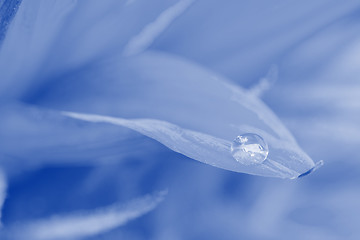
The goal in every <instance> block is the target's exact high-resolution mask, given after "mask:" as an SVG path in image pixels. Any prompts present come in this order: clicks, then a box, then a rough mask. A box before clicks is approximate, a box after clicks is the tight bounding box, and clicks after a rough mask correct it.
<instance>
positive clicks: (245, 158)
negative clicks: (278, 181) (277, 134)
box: [231, 133, 269, 165]
mask: <svg viewBox="0 0 360 240" xmlns="http://www.w3.org/2000/svg"><path fill="white" fill-rule="evenodd" d="M231 153H232V156H233V157H234V158H235V160H236V161H238V162H239V163H242V164H244V165H253V164H261V163H262V162H264V161H265V159H266V158H267V156H268V154H269V148H268V145H267V143H266V142H265V140H264V139H263V138H262V137H261V136H259V135H257V134H255V133H246V134H243V135H239V136H237V137H236V138H235V139H234V141H233V143H232V144H231Z"/></svg>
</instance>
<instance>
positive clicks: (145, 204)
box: [14, 191, 167, 240]
mask: <svg viewBox="0 0 360 240" xmlns="http://www.w3.org/2000/svg"><path fill="white" fill-rule="evenodd" d="M166 194H167V191H162V192H159V193H157V194H154V195H147V196H144V197H142V198H139V199H137V200H133V201H132V202H130V203H128V204H126V205H120V204H114V205H112V206H108V207H105V208H100V209H97V210H94V211H89V212H79V213H74V214H71V215H67V216H54V217H52V218H50V219H44V220H38V221H34V222H32V223H29V224H26V225H25V227H23V229H21V228H20V229H19V228H16V229H15V230H16V231H15V230H14V235H16V236H18V237H19V238H22V237H24V238H22V239H37V240H45V239H73V238H75V239H77V238H82V237H89V236H93V235H96V234H100V233H102V232H106V231H108V230H111V229H114V228H116V227H119V226H121V225H124V224H126V223H127V222H128V221H130V220H132V219H135V218H137V217H140V216H141V215H144V214H145V213H147V212H149V211H151V210H153V209H154V208H155V207H156V206H157V205H158V204H159V203H160V202H161V201H162V200H163V199H164V196H165V195H166Z"/></svg>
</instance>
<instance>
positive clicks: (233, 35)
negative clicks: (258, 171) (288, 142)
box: [0, 0, 360, 240]
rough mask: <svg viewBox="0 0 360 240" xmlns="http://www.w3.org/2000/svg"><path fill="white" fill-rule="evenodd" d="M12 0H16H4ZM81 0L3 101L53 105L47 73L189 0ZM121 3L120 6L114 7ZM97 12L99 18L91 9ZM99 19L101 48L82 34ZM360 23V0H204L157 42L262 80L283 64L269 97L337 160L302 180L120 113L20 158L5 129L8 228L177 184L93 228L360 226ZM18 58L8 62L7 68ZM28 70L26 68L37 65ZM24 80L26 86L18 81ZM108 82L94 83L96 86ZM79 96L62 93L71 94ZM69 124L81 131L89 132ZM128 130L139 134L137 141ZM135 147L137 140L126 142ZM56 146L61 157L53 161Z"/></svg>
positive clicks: (346, 234) (343, 231)
mask: <svg viewBox="0 0 360 240" xmlns="http://www.w3.org/2000/svg"><path fill="white" fill-rule="evenodd" d="M23 1H24V2H25V0H23ZM3 2H5V3H6V4H7V3H8V2H10V1H0V4H3ZM14 2H15V1H14ZM79 2H80V3H78V4H79V6H78V8H77V10H76V11H75V13H74V14H73V15H70V16H69V20H68V21H69V22H68V23H67V24H69V23H72V22H74V24H73V25H70V24H69V25H66V27H65V29H64V30H63V35H59V36H57V38H56V40H55V43H56V44H54V46H52V47H50V48H49V49H48V50H47V51H50V53H51V54H50V56H49V57H48V59H49V62H51V64H49V65H48V67H49V68H47V69H44V70H43V71H40V73H36V74H40V75H36V74H35V75H33V76H31V78H30V80H27V81H22V80H21V79H20V77H19V79H20V80H21V81H20V80H19V82H18V83H17V84H16V85H15V87H14V86H13V87H9V88H8V89H10V90H9V91H7V90H5V87H6V86H8V85H6V84H2V87H3V89H2V90H1V92H2V96H1V99H0V103H1V108H2V110H0V111H2V113H0V115H3V114H5V113H9V112H12V111H13V110H14V109H15V110H14V111H15V112H16V111H19V112H20V111H21V114H24V115H25V114H26V111H25V112H23V110H20V109H19V110H16V106H13V105H12V104H13V103H12V102H15V101H16V102H17V101H19V100H20V101H23V102H26V103H27V104H35V105H36V104H39V105H46V103H42V102H41V96H42V95H41V93H40V94H37V93H38V91H40V90H39V89H41V91H44V92H46V91H47V88H49V89H50V88H52V85H51V84H48V83H46V82H45V83H44V81H40V80H39V79H48V76H49V75H51V73H52V71H54V72H56V71H57V72H61V71H62V72H66V71H67V69H72V68H74V69H76V68H77V67H79V65H82V67H83V68H82V71H87V70H89V69H91V66H92V65H91V64H90V65H89V64H88V65H86V64H79V63H83V62H86V61H88V60H87V59H90V60H89V61H88V62H92V61H96V59H97V58H98V57H103V56H109V55H111V53H112V52H113V51H121V50H122V48H123V45H124V44H125V43H126V42H127V41H128V39H130V38H131V36H133V35H135V34H136V33H138V32H139V31H140V30H141V29H142V28H143V26H144V25H145V24H146V23H147V22H151V21H153V20H154V19H155V18H156V16H158V15H159V14H160V13H161V12H162V11H164V10H165V9H167V8H168V7H170V6H172V5H174V4H175V3H176V2H177V1H175V0H169V1H145V0H134V1H132V2H131V3H130V5H129V6H128V10H127V9H126V8H125V7H124V6H125V5H124V4H125V2H126V1H120V2H121V4H120V3H117V4H115V3H113V2H115V1H104V3H100V1H98V3H96V2H94V1H91V2H92V3H91V4H90V3H89V7H88V9H86V8H85V7H84V6H85V5H86V4H87V3H86V1H79ZM22 4H23V3H22ZM112 4H113V5H116V6H117V7H114V8H112ZM100 5H103V6H105V5H106V6H107V8H105V7H104V8H101V7H100ZM1 9H2V8H1ZM45 9H46V8H45ZM0 14H3V12H2V11H1V10H0ZM92 14H93V15H96V18H95V17H94V18H91V16H93V15H92ZM111 14H115V16H117V17H116V18H115V20H114V21H113V20H111V19H107V17H108V16H110V15H111ZM88 19H92V20H93V22H91V23H90V21H89V20H88ZM0 20H1V21H3V19H1V18H0ZM81 21H83V22H81ZM77 22H79V24H78V25H76V23H77ZM80 22H81V24H80ZM96 24H98V25H96ZM91 26H94V28H95V26H99V29H97V30H96V31H98V32H96V33H97V34H93V35H91V37H89V39H91V41H92V42H95V43H96V42H100V43H102V42H104V44H103V45H104V46H105V47H99V48H96V52H95V50H94V49H95V48H86V47H85V46H84V45H79V46H78V45H77V44H79V43H81V41H80V39H79V37H78V36H72V34H73V35H74V34H75V33H76V32H77V31H79V29H80V30H81V29H83V28H86V29H88V28H89V29H92V27H91ZM9 29H11V25H10V27H9ZM359 29H360V4H359V3H358V2H357V1H349V0H345V1H335V0H333V1H331V0H318V1H284V0H272V1H265V0H256V1H236V0H227V1H215V0H211V1H209V0H198V1H195V2H194V3H193V4H192V5H191V6H190V7H189V8H188V9H186V11H185V12H184V13H183V14H182V15H180V16H179V17H178V18H176V19H175V20H174V21H173V22H172V23H171V25H170V26H169V27H168V28H167V29H166V30H165V31H164V32H162V33H161V34H160V35H159V36H158V37H157V38H156V39H155V40H154V42H153V43H152V44H151V45H150V46H149V49H148V51H162V52H166V53H168V54H173V55H176V56H179V57H181V58H183V59H185V60H186V61H190V62H193V63H196V64H199V65H201V66H203V67H205V68H207V69H209V70H211V71H213V72H216V73H217V74H220V75H223V76H225V77H227V78H229V79H230V80H231V81H232V82H233V83H235V84H238V85H240V86H242V87H244V88H251V87H252V86H254V85H256V84H257V83H258V81H259V79H261V78H262V77H264V76H265V75H266V73H267V71H268V70H269V68H270V67H271V66H272V65H276V66H277V67H278V71H279V76H278V79H277V81H276V82H275V83H273V84H272V85H271V86H270V88H269V89H268V90H267V91H266V92H265V93H264V95H263V96H262V99H263V101H264V102H265V103H266V104H267V105H268V106H269V107H270V108H271V109H272V110H273V111H274V112H275V113H276V114H277V115H278V117H279V118H280V119H281V120H282V122H283V123H284V124H285V126H287V127H288V129H289V130H290V131H291V132H292V133H293V135H294V136H295V138H296V139H297V140H298V143H299V145H300V146H301V147H302V149H303V150H304V151H305V152H306V153H307V154H309V156H311V157H312V158H313V159H314V161H315V162H316V161H319V160H324V161H325V165H324V166H323V167H322V168H321V169H319V170H318V171H316V172H315V173H313V174H310V175H308V176H306V177H304V178H301V179H297V180H281V179H272V178H264V177H257V176H251V175H246V174H241V173H234V172H230V171H225V170H222V169H218V168H214V167H211V166H209V165H205V164H202V163H199V162H197V161H194V160H192V159H189V158H187V157H185V156H182V155H181V154H178V153H175V152H173V151H171V150H169V149H167V148H166V147H164V146H163V145H161V144H159V143H157V142H155V141H154V140H152V139H149V138H147V137H145V136H142V135H141V134H139V133H134V132H132V131H130V130H121V131H120V130H117V129H118V127H115V126H102V127H101V129H100V130H101V131H103V133H105V134H104V135H102V137H103V138H101V139H99V140H98V141H96V139H94V141H93V142H90V143H87V144H88V145H85V146H74V148H73V149H70V150H71V151H70V153H67V154H64V156H66V160H64V161H62V156H63V155H62V154H63V153H62V152H61V151H63V150H62V149H61V147H59V148H58V149H56V147H55V148H52V149H51V152H48V151H44V152H43V153H42V152H41V151H38V152H34V153H33V155H29V156H28V157H24V156H21V158H19V159H16V157H14V156H16V155H17V154H16V152H17V151H19V152H21V151H22V150H23V149H21V146H20V148H18V149H17V145H16V141H15V140H14V139H10V138H11V137H1V138H0V139H1V141H0V149H1V145H5V141H13V142H14V143H13V144H12V145H11V149H10V148H8V149H2V150H1V157H2V160H0V162H1V163H2V166H3V168H4V169H5V173H7V175H8V191H7V197H6V201H5V204H4V206H3V210H2V212H3V214H2V215H3V216H2V221H3V225H4V227H3V229H5V230H4V231H6V229H7V227H9V228H11V227H12V226H16V224H17V223H22V222H28V221H30V222H31V221H32V220H34V219H46V218H48V217H50V216H52V215H61V214H66V213H70V212H74V211H77V210H91V209H96V208H99V207H102V206H107V205H110V204H112V203H114V202H127V201H130V200H132V199H134V198H137V197H141V196H143V195H146V194H148V193H152V192H154V191H161V190H164V189H168V194H167V195H166V197H165V199H164V201H163V202H161V203H160V204H159V205H158V206H157V207H156V208H155V209H154V210H152V211H151V212H149V213H147V214H146V215H144V216H141V217H139V218H137V219H134V220H132V221H129V222H128V223H127V224H125V225H123V226H120V227H117V228H115V229H112V230H110V231H106V232H103V233H101V234H100V235H95V236H92V237H87V239H160V240H162V239H164V240H167V239H172V240H176V239H187V240H190V239H327V240H330V239H354V240H355V239H359V238H360V228H359V222H360V159H359V154H358V149H359V146H360V126H359V122H360V79H359V76H360V32H359ZM44 31H47V30H46V29H45V30H44ZM94 31H95V30H94ZM67 34H68V35H67ZM80 35H81V34H80ZM0 36H1V32H0ZM104 39H105V40H104ZM89 41H90V40H89ZM100 43H99V45H101V44H100ZM93 45H96V44H89V46H93ZM3 46H5V45H3ZM77 47H79V49H77ZM81 47H82V48H81ZM40 48H41V47H40ZM20 49H21V48H20ZM59 49H60V50H59ZM61 49H69V50H68V52H66V51H63V50H61ZM92 51H94V54H92ZM34 52H35V53H36V51H34ZM87 53H89V54H88V56H87ZM0 54H1V52H0ZM29 56H31V57H29V58H28V59H32V58H34V59H36V58H37V57H38V56H36V54H35V55H31V54H30V55H29ZM105 58H106V57H105ZM54 59H55V60H54ZM50 60H51V61H50ZM34 61H35V60H34ZM57 63H58V65H57ZM60 65H61V66H60ZM63 66H64V67H63ZM6 67H7V66H5V65H0V69H1V71H3V72H4V71H5V69H6ZM87 68H89V69H87ZM24 72H25V73H24V74H25V76H26V68H25V70H24ZM29 74H30V73H29ZM174 74H176V73H174ZM57 76H58V75H57ZM21 77H23V76H21ZM0 81H4V82H5V80H4V79H0ZM169 81H171V80H169ZM20 88H21V89H25V90H22V92H25V93H26V94H19V93H17V91H15V90H13V89H20ZM95 90H96V89H91V86H86V87H84V90H83V91H95ZM145 90H146V89H145ZM12 92H16V94H15V93H14V94H12ZM37 97H38V98H37ZM65 98H66V96H64V99H61V98H58V99H56V100H55V101H58V102H59V104H60V103H62V102H63V101H65ZM53 101H54V100H53ZM234 111H236V109H234ZM214 114H216V113H214ZM3 116H4V115H3ZM2 119H4V117H3V118H2ZM2 121H3V123H4V122H5V123H6V121H5V120H2ZM10 125H11V124H10ZM13 125H16V123H14V124H13ZM68 125H70V126H71V128H74V124H73V123H65V125H63V126H62V128H64V129H66V127H67V126H68ZM64 126H65V127H64ZM75 126H76V124H75ZM78 127H79V128H82V129H84V128H85V130H84V131H89V138H91V137H94V136H95V137H96V136H98V135H97V134H96V133H97V131H100V130H99V129H97V128H96V127H94V126H93V125H91V124H88V123H78ZM24 128H26V126H22V128H21V129H24ZM2 131H3V134H4V135H3V136H5V135H6V136H12V132H11V129H9V128H6V129H4V128H3V129H2ZM79 131H80V130H79ZM117 131H118V132H117ZM93 133H94V134H93ZM116 133H118V136H117V135H116ZM0 134H1V132H0ZM67 134H74V138H76V136H75V134H76V132H75V133H72V132H71V131H69V132H68V133H67ZM92 134H93V135H92ZM106 134H109V135H110V136H111V138H110V137H109V138H106ZM122 134H128V135H127V136H130V137H129V138H127V140H126V141H124V136H123V135H122ZM16 136H18V135H16ZM7 138H8V139H9V140H7ZM117 138H118V140H117ZM32 140H33V141H37V139H36V138H35V139H32ZM32 140H30V141H32ZM125 143H126V144H127V145H128V148H126V146H124V144H125ZM6 146H9V144H8V142H7V145H6ZM124 149H131V150H129V151H131V153H136V154H128V155H127V154H123V153H124V151H126V150H124ZM12 153H13V154H12ZM71 153H73V155H71ZM42 154H43V155H42ZM49 154H54V155H57V154H58V155H59V157H58V159H56V161H54V162H48V161H46V158H47V156H48V155H49ZM20 155H21V154H20ZM94 156H96V157H94ZM88 158H89V159H90V158H91V161H87V159H88ZM37 159H40V160H37ZM94 159H101V162H102V163H101V164H100V163H98V162H97V161H94Z"/></svg>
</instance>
